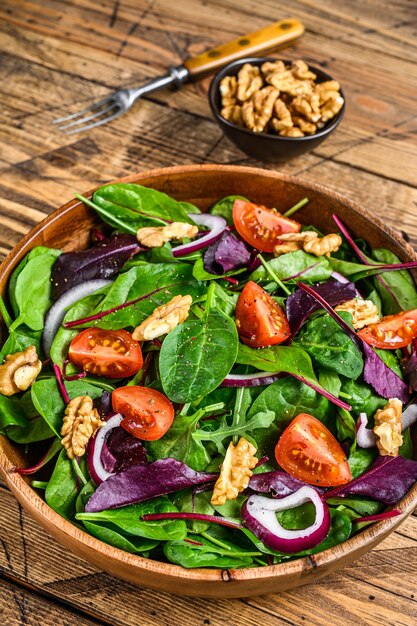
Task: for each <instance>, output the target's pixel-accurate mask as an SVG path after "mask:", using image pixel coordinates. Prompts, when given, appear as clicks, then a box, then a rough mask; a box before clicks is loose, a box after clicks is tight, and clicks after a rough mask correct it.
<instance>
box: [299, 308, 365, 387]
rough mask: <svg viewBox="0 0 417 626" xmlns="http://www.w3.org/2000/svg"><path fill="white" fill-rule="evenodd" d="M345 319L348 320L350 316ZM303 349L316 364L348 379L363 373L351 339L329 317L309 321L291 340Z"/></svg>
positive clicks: (361, 362)
mask: <svg viewBox="0 0 417 626" xmlns="http://www.w3.org/2000/svg"><path fill="white" fill-rule="evenodd" d="M344 313H345V312H343V311H342V316H343V317H344V319H346V317H348V318H351V316H350V314H348V315H347V316H345V314H344ZM346 321H348V320H346ZM293 343H294V345H296V346H297V345H298V346H300V347H302V348H304V350H306V351H307V352H308V353H309V354H310V356H311V357H312V358H313V359H314V361H316V362H317V363H318V364H319V365H322V366H323V367H326V368H327V369H329V370H331V369H333V370H334V371H336V372H337V373H338V374H341V375H343V376H346V377H347V378H353V379H356V378H358V376H360V375H361V373H362V370H363V358H362V354H361V352H360V351H359V349H358V348H357V347H356V346H355V344H354V343H353V341H352V340H351V338H350V337H349V336H348V335H347V334H346V333H345V331H344V330H342V329H341V328H340V326H339V324H338V323H337V322H336V321H335V320H334V319H333V318H331V317H330V316H329V315H327V314H326V315H320V316H319V317H316V318H315V319H312V320H310V321H308V322H307V323H306V324H304V326H303V327H302V329H301V330H300V332H299V334H298V337H297V338H296V339H295V340H294V342H293Z"/></svg>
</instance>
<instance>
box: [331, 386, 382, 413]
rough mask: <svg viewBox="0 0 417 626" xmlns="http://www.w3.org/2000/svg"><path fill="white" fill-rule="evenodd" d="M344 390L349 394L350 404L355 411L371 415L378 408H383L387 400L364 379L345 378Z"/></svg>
mask: <svg viewBox="0 0 417 626" xmlns="http://www.w3.org/2000/svg"><path fill="white" fill-rule="evenodd" d="M342 391H343V392H344V393H346V394H348V396H349V404H350V406H351V407H352V411H353V413H357V414H359V413H362V412H364V413H366V414H367V415H368V416H369V417H371V416H372V415H374V413H375V411H376V410H377V409H382V407H383V406H385V405H386V403H387V401H386V400H385V399H384V398H381V397H380V396H378V395H377V394H376V393H374V391H373V389H372V388H371V387H370V386H369V385H366V384H365V383H364V382H363V381H362V380H351V379H347V378H345V379H343V382H342Z"/></svg>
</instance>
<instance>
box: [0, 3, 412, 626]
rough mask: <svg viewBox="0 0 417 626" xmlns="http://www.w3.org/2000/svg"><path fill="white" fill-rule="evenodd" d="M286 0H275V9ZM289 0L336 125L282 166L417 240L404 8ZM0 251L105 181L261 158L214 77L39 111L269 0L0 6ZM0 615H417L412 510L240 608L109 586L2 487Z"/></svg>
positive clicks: (214, 621) (81, 621)
mask: <svg viewBox="0 0 417 626" xmlns="http://www.w3.org/2000/svg"><path fill="white" fill-rule="evenodd" d="M280 4H282V5H283V9H282V10H284V3H280ZM394 4H395V7H394V6H393V3H389V2H387V1H384V0H366V1H364V0H349V1H346V0H345V1H344V2H343V3H342V2H335V1H333V2H332V1H331V0H320V1H319V0H317V1H314V0H294V2H292V3H291V12H292V15H293V16H294V17H296V18H298V19H300V20H301V21H303V22H304V24H305V25H306V28H307V32H306V34H305V36H304V37H303V39H302V40H301V41H300V42H299V43H298V44H297V45H296V46H294V47H293V48H289V49H287V50H286V51H285V53H284V56H285V57H287V58H293V59H295V58H303V59H306V60H307V61H311V62H312V63H314V64H318V65H321V66H323V67H325V68H327V70H328V71H329V73H331V74H332V75H334V76H335V77H336V78H338V79H339V80H340V81H341V83H342V85H343V87H344V89H345V91H346V94H347V98H348V105H347V112H346V117H345V120H344V121H343V123H342V125H341V126H340V128H339V129H338V130H337V132H336V133H335V134H334V135H332V137H331V138H330V139H329V140H328V141H326V142H325V143H324V144H322V145H321V146H320V147H319V148H318V149H317V150H315V151H314V152H312V153H310V154H308V155H306V156H304V157H301V158H299V159H297V160H294V161H292V162H290V163H288V164H286V165H282V166H280V168H279V169H280V170H281V171H283V172H287V173H290V174H297V175H300V176H303V177H305V178H308V179H311V180H313V181H316V182H319V183H323V184H325V185H328V186H330V187H333V188H335V189H337V190H338V191H339V192H341V193H343V194H345V195H347V196H349V197H351V198H353V199H354V200H357V201H358V202H359V203H361V204H363V205H364V206H365V207H367V208H368V209H370V210H371V211H374V212H375V214H376V215H378V216H379V217H382V218H383V219H384V220H386V221H387V222H388V223H390V224H391V225H393V226H394V227H395V228H397V229H399V230H402V231H404V232H405V233H407V235H408V236H409V237H410V239H411V241H412V242H414V243H417V224H416V222H415V217H414V216H415V205H416V201H417V191H416V185H415V184H416V161H415V154H416V132H417V126H416V119H417V115H416V113H417V112H416V106H415V102H416V95H417V93H416V86H417V74H416V72H415V64H416V61H417V57H416V43H415V28H416V24H415V22H414V23H413V18H416V17H417V16H416V14H415V13H414V15H413V10H415V9H416V4H415V2H414V0H408V1H407V0H402V1H401V2H396V3H394ZM0 16H1V17H2V18H3V20H2V21H1V22H0V42H1V49H2V59H1V64H0V77H1V80H0V90H1V103H2V106H1V110H0V120H1V126H0V168H1V176H0V216H1V217H0V221H1V231H0V255H1V256H4V255H5V254H7V253H8V252H9V250H10V249H11V248H12V247H13V245H14V244H15V243H16V242H17V241H18V240H19V238H20V237H21V236H22V235H23V234H24V233H26V232H27V230H28V229H29V228H31V227H32V226H33V225H34V224H36V223H37V222H38V221H40V220H41V219H43V218H44V217H45V215H46V214H48V213H49V212H50V211H52V210H53V209H55V208H56V207H58V206H59V205H61V204H63V203H64V202H66V201H67V200H68V199H70V198H71V196H72V193H73V191H74V190H78V191H81V192H82V191H85V190H87V189H89V188H91V187H93V186H95V185H97V184H100V183H104V182H106V181H108V180H109V179H113V178H116V177H119V176H123V175H126V174H129V173H133V172H136V171H139V170H144V169H148V168H152V167H160V166H169V165H173V164H182V163H240V164H244V165H246V164H247V165H258V166H262V163H258V162H254V161H253V160H251V159H249V158H247V157H246V156H245V155H244V154H242V153H241V152H240V151H239V150H238V149H237V148H235V147H234V146H233V145H232V144H231V143H229V141H228V140H226V139H225V138H224V137H223V136H222V134H221V132H220V130H219V128H218V127H217V125H216V124H215V123H214V121H213V120H212V118H211V115H210V112H209V107H208V104H207V99H206V92H207V87H208V84H209V79H207V80H204V81H203V82H201V83H199V84H195V85H190V86H187V87H185V88H184V89H183V90H182V91H180V92H177V93H172V92H161V93H158V94H156V95H154V96H152V97H151V98H147V99H146V100H143V101H141V103H140V104H138V105H137V106H136V107H135V109H134V110H133V111H131V112H130V114H128V115H126V116H124V117H122V118H120V119H119V120H117V121H116V122H114V123H113V124H111V125H108V126H102V127H101V128H99V129H96V130H95V131H94V132H90V133H88V134H80V135H75V136H69V137H68V136H64V135H60V134H59V133H58V132H56V130H55V129H54V128H53V127H52V126H51V120H52V119H53V118H54V117H58V116H59V115H64V114H66V113H67V112H69V111H75V110H77V107H79V105H80V103H81V104H82V103H85V104H88V103H90V102H91V101H93V100H95V99H99V98H101V97H103V96H105V95H107V94H108V93H109V92H111V91H112V90H114V89H116V88H118V87H120V86H133V85H136V84H138V83H140V82H141V81H142V80H144V79H145V78H149V77H151V76H155V75H157V74H158V73H160V72H162V71H163V69H164V68H165V67H166V66H167V65H168V64H172V63H179V62H180V61H181V60H182V59H183V58H185V57H186V56H187V55H189V54H193V53H196V52H200V51H202V50H204V49H205V48H206V47H208V46H210V47H211V46H213V45H215V44H218V43H220V42H224V41H227V40H229V39H232V38H234V37H236V36H237V35H239V34H243V33H246V32H250V31H252V30H255V29H256V28H261V27H262V26H264V25H266V24H267V23H268V22H269V21H271V20H272V19H274V20H277V19H280V18H283V17H288V16H287V15H285V14H284V13H282V12H281V10H280V7H279V6H278V3H277V2H275V1H274V0H258V1H257V2H251V1H249V0H209V1H207V0H189V1H186V0H177V1H176V2H173V1H172V0H100V2H99V1H98V0H72V1H71V2H70V1H64V0H2V1H1V2H0ZM0 499H1V504H0V518H1V523H0V540H1V546H2V547H1V549H0V568H1V570H0V571H1V574H2V580H0V598H1V602H0V623H2V624H4V625H5V626H6V625H7V626H14V625H15V624H16V625H17V624H19V625H20V624H25V625H26V624H29V625H32V624H34V625H40V626H48V625H49V624H54V625H61V624H62V625H63V624H67V625H77V626H87V625H89V626H90V625H93V624H111V625H123V626H124V625H131V626H137V625H140V626H151V625H152V626H155V625H163V624H166V625H170V626H171V625H174V626H177V625H182V624H187V626H188V625H189V626H197V625H206V624H207V625H211V626H217V625H220V624H224V623H228V624H230V626H237V625H239V626H251V625H253V624H258V623H260V622H262V623H263V624H265V626H269V625H272V624H290V625H293V624H294V625H295V624H297V625H298V624H300V625H301V624H308V625H317V626H319V625H320V626H323V625H327V624H329V625H332V626H333V625H334V624H338V625H344V624H349V625H350V626H355V625H358V626H362V625H378V626H383V625H388V624H390V625H398V626H400V625H401V626H405V625H409V626H412V625H415V624H416V622H417V617H416V611H417V607H416V598H415V594H417V591H415V577H416V574H417V517H416V516H412V517H411V518H409V519H408V520H407V522H406V523H405V524H403V526H402V527H401V529H400V530H399V531H398V532H396V533H395V534H394V535H392V536H391V537H390V538H389V539H387V540H386V541H384V542H383V543H382V544H381V545H380V546H379V547H378V548H377V549H376V550H374V551H373V552H371V553H369V554H368V555H367V556H365V557H364V558H362V559H361V560H359V561H358V562H356V563H354V564H352V565H351V566H349V567H347V568H345V569H344V570H343V571H342V572H341V573H338V574H335V575H333V576H331V577H329V578H327V579H324V580H323V581H321V582H318V583H317V584H315V585H311V586H309V587H305V588H302V589H298V590H295V591H290V592H287V593H283V594H280V595H275V596H268V597H261V598H247V599H242V600H227V601H226V600H217V601H213V600H198V599H188V598H175V597H172V596H169V595H166V594H162V593H156V592H154V591H151V590H147V589H143V588H135V587H133V586H132V585H129V584H126V583H122V582H120V581H118V580H116V579H114V578H111V577H110V576H108V575H107V574H105V573H103V572H99V571H97V570H96V569H94V568H93V567H91V566H90V565H88V564H87V563H85V562H84V561H81V560H80V559H78V558H75V557H73V556H72V555H71V554H69V553H67V552H66V551H65V550H64V549H63V548H61V547H60V546H59V545H57V544H56V543H55V541H53V540H52V539H50V538H49V537H48V536H47V535H46V534H45V533H44V532H43V531H42V530H41V529H40V528H39V527H38V526H37V525H36V524H35V523H34V522H33V521H32V520H31V519H30V518H29V517H28V516H27V515H26V514H25V513H24V512H23V511H22V509H21V508H20V506H19V505H18V504H17V502H16V501H15V499H14V498H13V497H12V495H11V494H10V492H8V491H7V489H5V488H2V487H1V486H0Z"/></svg>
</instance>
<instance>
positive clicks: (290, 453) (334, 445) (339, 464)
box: [275, 413, 352, 487]
mask: <svg viewBox="0 0 417 626" xmlns="http://www.w3.org/2000/svg"><path fill="white" fill-rule="evenodd" d="M275 458H276V460H277V462H278V464H279V465H280V466H281V467H282V468H283V469H284V470H285V471H286V472H288V473H289V474H291V476H294V477H295V478H298V479H299V480H303V481H304V482H306V483H308V484H309V485H320V486H322V487H333V486H337V485H344V484H345V483H348V482H349V481H350V480H352V474H351V471H350V467H349V464H348V462H347V458H346V455H345V453H344V452H343V449H342V446H341V445H340V444H339V442H338V441H337V439H335V437H333V435H332V433H331V432H330V431H329V430H328V429H327V428H326V427H325V426H324V425H323V424H322V423H321V422H320V421H319V420H318V419H316V418H315V417H313V416H312V415H308V413H300V415H297V417H296V418H295V419H293V421H292V422H291V424H290V425H289V426H287V428H286V429H285V430H284V432H283V433H282V435H281V437H280V439H279V441H278V443H277V446H276V448H275Z"/></svg>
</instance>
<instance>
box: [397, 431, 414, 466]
mask: <svg viewBox="0 0 417 626" xmlns="http://www.w3.org/2000/svg"><path fill="white" fill-rule="evenodd" d="M399 454H400V455H401V456H403V457H405V458H406V459H413V458H414V446H413V440H412V438H411V433H410V429H409V428H407V429H406V430H405V431H404V432H403V442H402V445H401V446H400V450H399Z"/></svg>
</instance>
